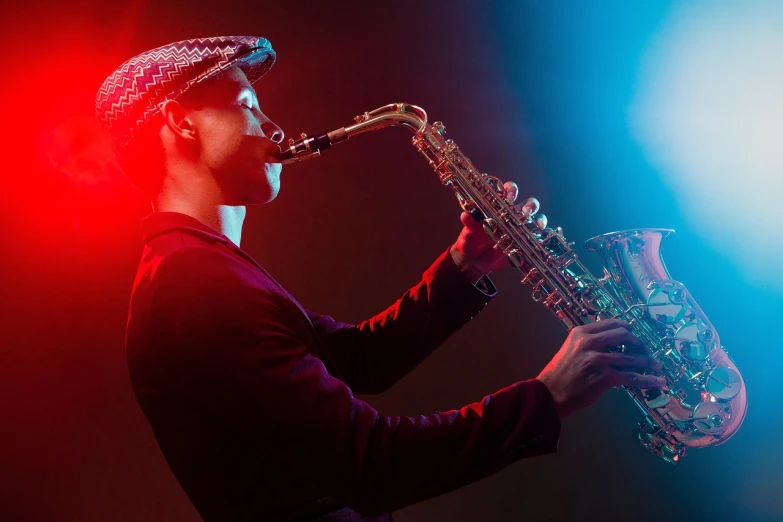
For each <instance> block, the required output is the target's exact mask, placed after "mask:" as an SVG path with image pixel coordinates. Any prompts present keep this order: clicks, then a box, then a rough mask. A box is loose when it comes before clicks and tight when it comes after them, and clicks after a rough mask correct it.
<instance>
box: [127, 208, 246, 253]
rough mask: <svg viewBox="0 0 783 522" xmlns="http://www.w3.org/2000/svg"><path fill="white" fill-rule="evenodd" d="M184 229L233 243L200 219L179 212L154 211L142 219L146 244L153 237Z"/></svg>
mask: <svg viewBox="0 0 783 522" xmlns="http://www.w3.org/2000/svg"><path fill="white" fill-rule="evenodd" d="M173 230H183V231H185V232H189V233H191V234H194V235H197V236H201V237H204V238H206V239H209V240H210V241H217V242H219V243H223V244H224V245H233V243H232V242H231V240H230V239H229V238H227V237H226V236H224V235H223V234H221V233H220V232H218V231H217V230H215V229H214V228H212V227H210V226H209V225H205V224H204V223H202V222H201V221H199V220H198V219H196V218H194V217H191V216H188V215H187V214H180V213H179V212H153V213H152V214H149V215H148V216H146V217H145V218H143V219H142V220H141V232H142V237H143V239H144V244H147V243H149V242H150V241H151V240H152V239H153V238H155V237H157V236H159V235H161V234H165V233H166V232H171V231H173Z"/></svg>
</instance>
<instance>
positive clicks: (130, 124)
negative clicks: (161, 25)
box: [95, 36, 276, 152]
mask: <svg viewBox="0 0 783 522" xmlns="http://www.w3.org/2000/svg"><path fill="white" fill-rule="evenodd" d="M275 58H276V55H275V51H274V50H273V49H272V45H271V44H270V43H269V40H267V39H266V38H260V37H258V36H218V37H213V38H196V39H193V40H183V41H181V42H175V43H172V44H168V45H164V46H162V47H158V48H157V49H153V50H151V51H147V52H144V53H141V54H140V55H138V56H135V57H133V58H131V59H130V60H128V61H127V62H125V63H123V64H122V65H120V66H119V67H118V68H117V69H116V70H115V71H114V72H113V73H111V74H110V75H109V77H108V78H106V79H105V80H104V82H103V84H102V85H101V87H100V89H98V93H97V95H96V96H95V113H96V116H97V118H98V121H99V123H100V124H101V126H102V127H103V129H104V130H105V131H107V132H108V134H109V136H110V137H111V139H112V141H113V142H114V146H115V148H116V149H117V151H118V152H121V150H122V149H123V148H124V147H126V146H127V145H128V144H129V143H130V142H131V141H133V138H134V137H135V136H136V135H137V134H138V132H139V131H140V130H141V129H142V128H143V127H144V126H145V125H146V124H147V123H149V122H150V121H151V120H152V119H153V118H154V117H155V116H156V115H157V114H159V113H160V108H161V106H162V105H163V103H164V102H166V101H167V100H172V99H175V98H177V97H178V96H179V95H181V94H182V93H184V92H185V91H187V90H188V89H189V88H191V87H192V86H193V85H195V84H197V83H200V82H203V81H205V80H208V79H210V78H213V77H215V76H216V75H218V74H220V73H221V72H223V71H225V70H226V69H228V68H230V67H234V66H237V67H239V68H241V69H242V70H243V71H244V72H245V74H246V75H247V79H248V80H249V81H250V83H253V82H255V81H256V80H258V79H259V78H260V77H261V76H263V75H264V74H265V73H266V72H267V71H268V70H269V69H270V68H271V67H272V65H273V64H274V63H275Z"/></svg>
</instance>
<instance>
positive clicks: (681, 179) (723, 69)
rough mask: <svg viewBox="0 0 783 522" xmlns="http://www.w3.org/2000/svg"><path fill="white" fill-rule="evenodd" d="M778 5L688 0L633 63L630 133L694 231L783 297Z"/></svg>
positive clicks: (781, 17)
mask: <svg viewBox="0 0 783 522" xmlns="http://www.w3.org/2000/svg"><path fill="white" fill-rule="evenodd" d="M781 27H783V4H781V3H780V2H768V1H746V2H741V3H734V2H732V3H728V2H706V1H701V2H689V3H687V4H681V5H678V6H677V7H676V8H674V9H672V11H671V13H670V14H669V15H668V17H667V19H666V20H665V23H664V24H663V25H662V27H661V29H660V31H658V33H657V34H656V35H654V37H653V38H652V39H651V41H650V45H649V47H648V50H647V52H646V55H645V56H644V59H643V60H642V62H641V64H642V65H641V67H640V76H639V83H638V88H637V93H636V97H635V101H634V103H633V104H632V106H631V112H630V114H631V121H632V124H633V129H634V134H635V136H636V137H637V139H638V141H639V143H640V145H641V146H642V148H643V150H644V151H645V153H646V154H647V156H648V157H649V159H650V161H651V162H652V163H653V164H654V165H655V166H656V167H657V170H658V172H659V173H660V175H661V176H662V177H663V180H664V181H665V183H666V184H667V185H668V186H669V187H671V190H672V191H673V192H674V194H675V196H676V198H677V201H678V203H679V206H680V209H681V211H682V213H683V216H684V217H685V218H686V219H687V220H688V221H689V222H690V223H691V225H692V226H693V228H694V230H695V231H696V233H697V234H699V235H700V236H702V237H703V238H704V239H705V240H706V241H707V242H709V243H710V244H711V245H712V246H714V248H716V249H717V250H719V251H721V252H723V253H724V254H725V255H726V257H727V259H728V260H729V261H731V262H732V263H733V264H735V265H736V266H737V267H739V268H740V270H739V273H740V274H742V276H743V277H745V278H746V279H747V280H748V281H750V282H751V283H753V284H755V285H758V286H761V287H767V288H771V289H773V290H774V291H776V292H780V293H783V278H781V277H780V273H779V272H780V264H781V261H780V260H781V258H783V232H782V231H781V225H783V204H781V196H783V32H781V31H780V28H781Z"/></svg>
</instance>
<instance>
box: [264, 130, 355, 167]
mask: <svg viewBox="0 0 783 522" xmlns="http://www.w3.org/2000/svg"><path fill="white" fill-rule="evenodd" d="M347 139H348V133H347V132H346V131H345V127H341V128H339V129H337V130H333V131H331V132H327V133H325V134H318V135H316V136H313V137H308V136H307V134H304V133H302V135H301V136H300V137H299V139H298V140H295V139H293V138H291V139H289V140H288V147H287V148H284V149H283V150H282V152H281V153H280V156H279V158H280V163H282V164H283V165H287V164H289V163H298V162H300V161H304V160H308V159H311V158H317V157H318V156H320V155H321V151H322V150H326V149H328V148H329V147H331V146H332V145H334V144H335V143H340V142H341V141H345V140H347Z"/></svg>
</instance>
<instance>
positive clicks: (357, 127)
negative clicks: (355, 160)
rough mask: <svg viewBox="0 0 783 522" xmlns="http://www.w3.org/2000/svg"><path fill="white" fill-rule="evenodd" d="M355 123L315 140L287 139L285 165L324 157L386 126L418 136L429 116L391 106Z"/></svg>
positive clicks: (400, 105)
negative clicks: (326, 152) (324, 152)
mask: <svg viewBox="0 0 783 522" xmlns="http://www.w3.org/2000/svg"><path fill="white" fill-rule="evenodd" d="M354 121H355V123H354V124H352V125H348V126H347V127H340V128H338V129H335V130H333V131H330V132H327V133H324V134H318V135H315V136H312V137H309V136H307V135H306V134H302V135H301V136H300V138H299V139H298V140H294V139H293V138H291V139H290V140H288V147H287V148H285V149H283V151H282V152H281V154H280V157H279V159H280V162H281V163H282V164H284V165H287V164H289V163H297V162H300V161H304V160H307V159H312V158H316V157H318V156H320V155H321V151H322V150H326V149H328V148H330V147H331V146H332V145H335V144H337V143H340V142H341V141H345V140H347V139H348V138H351V137H353V136H358V135H359V134H364V133H365V132H370V131H374V130H380V129H384V128H386V127H396V126H402V127H407V128H409V129H410V130H411V131H412V132H414V133H417V132H420V131H421V130H423V129H424V128H426V126H427V113H426V112H425V111H424V109H422V108H421V107H417V106H416V105H411V104H408V103H391V104H389V105H385V106H383V107H379V108H377V109H375V110H373V111H369V112H365V113H364V114H362V115H360V116H356V117H355V118H354Z"/></svg>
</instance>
